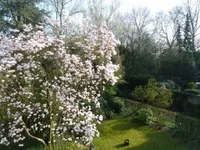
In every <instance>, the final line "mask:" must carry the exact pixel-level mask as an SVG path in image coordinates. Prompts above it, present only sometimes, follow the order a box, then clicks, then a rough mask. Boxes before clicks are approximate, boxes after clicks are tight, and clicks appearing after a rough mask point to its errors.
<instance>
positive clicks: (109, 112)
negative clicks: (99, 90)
mask: <svg viewBox="0 0 200 150" xmlns="http://www.w3.org/2000/svg"><path fill="white" fill-rule="evenodd" d="M99 102H100V104H101V108H100V109H99V110H97V112H98V113H100V114H101V115H103V116H104V119H112V118H113V117H114V116H115V115H116V114H119V113H121V111H122V110H123V109H124V101H123V100H122V99H121V98H119V97H110V98H108V99H105V98H100V99H99Z"/></svg>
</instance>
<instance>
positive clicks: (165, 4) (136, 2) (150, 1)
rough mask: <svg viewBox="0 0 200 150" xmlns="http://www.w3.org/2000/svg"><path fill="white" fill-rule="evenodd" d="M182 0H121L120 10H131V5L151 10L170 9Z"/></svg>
mask: <svg viewBox="0 0 200 150" xmlns="http://www.w3.org/2000/svg"><path fill="white" fill-rule="evenodd" d="M182 1H183V0H121V8H120V11H121V12H127V11H131V9H132V8H133V7H148V8H150V10H151V12H158V11H162V10H163V11H170V10H171V9H172V8H173V7H175V6H177V5H179V4H181V2H182Z"/></svg>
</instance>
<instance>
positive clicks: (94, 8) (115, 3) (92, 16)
mask: <svg viewBox="0 0 200 150" xmlns="http://www.w3.org/2000/svg"><path fill="white" fill-rule="evenodd" d="M119 7H120V2H119V0H112V1H110V2H109V3H108V1H106V0H88V2H87V4H86V12H85V16H86V17H87V18H89V20H90V21H91V23H92V24H94V25H97V26H102V25H107V26H112V21H113V18H114V16H115V15H116V13H117V12H118V9H119Z"/></svg>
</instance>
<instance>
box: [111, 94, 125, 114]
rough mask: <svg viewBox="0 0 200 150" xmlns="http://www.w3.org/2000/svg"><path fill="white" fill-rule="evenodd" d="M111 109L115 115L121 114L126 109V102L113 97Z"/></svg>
mask: <svg viewBox="0 0 200 150" xmlns="http://www.w3.org/2000/svg"><path fill="white" fill-rule="evenodd" d="M111 108H112V110H113V111H114V112H115V113H120V112H121V111H122V109H123V108H124V101H123V100H121V99H120V98H119V97H113V98H112V105H111Z"/></svg>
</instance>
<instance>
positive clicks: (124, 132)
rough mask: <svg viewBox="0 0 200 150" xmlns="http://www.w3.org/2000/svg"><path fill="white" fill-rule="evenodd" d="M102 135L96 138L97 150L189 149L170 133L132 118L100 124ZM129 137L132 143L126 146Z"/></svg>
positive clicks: (118, 118)
mask: <svg viewBox="0 0 200 150" xmlns="http://www.w3.org/2000/svg"><path fill="white" fill-rule="evenodd" d="M99 131H100V137H98V138H95V140H94V146H95V150H119V149H120V150H189V148H187V147H186V145H184V144H183V143H181V142H179V141H177V140H176V139H173V138H172V137H171V136H170V135H169V134H168V133H166V132H161V131H156V130H153V129H151V128H149V127H147V126H141V125H138V124H136V123H134V122H133V121H130V119H127V118H123V117H117V118H116V119H113V120H108V121H105V122H104V123H103V124H102V125H101V126H99ZM125 139H129V140H130V145H129V146H124V144H123V143H124V140H125Z"/></svg>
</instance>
